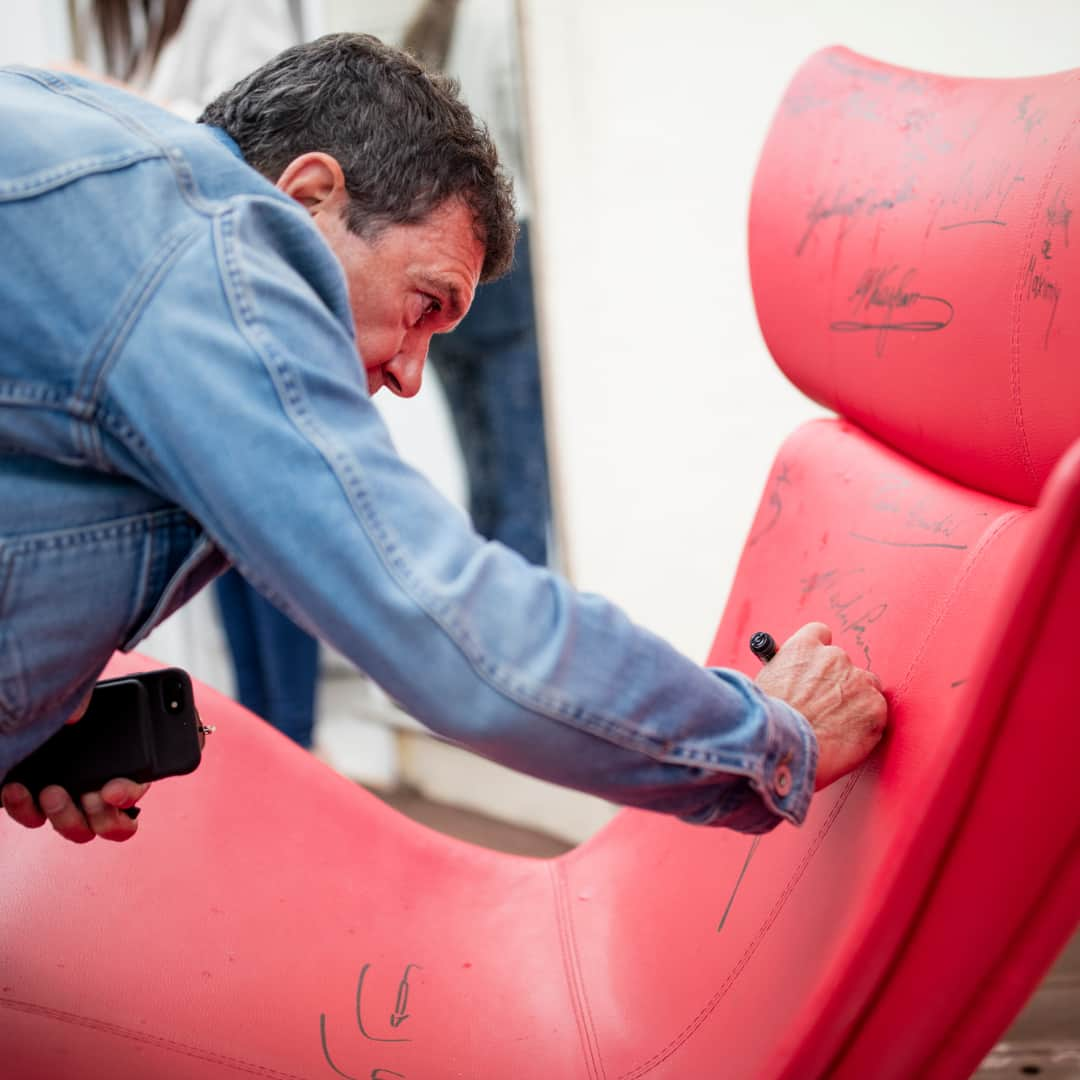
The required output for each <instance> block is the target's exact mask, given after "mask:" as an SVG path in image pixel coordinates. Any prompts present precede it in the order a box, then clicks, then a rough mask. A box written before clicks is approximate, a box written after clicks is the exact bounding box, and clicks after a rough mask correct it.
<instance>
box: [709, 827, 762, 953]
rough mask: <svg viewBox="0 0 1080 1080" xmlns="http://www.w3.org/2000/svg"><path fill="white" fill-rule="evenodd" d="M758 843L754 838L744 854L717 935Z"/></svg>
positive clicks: (725, 919)
mask: <svg viewBox="0 0 1080 1080" xmlns="http://www.w3.org/2000/svg"><path fill="white" fill-rule="evenodd" d="M759 843H761V837H760V836H755V837H754V842H753V843H752V844H751V845H750V850H749V851H748V852H747V853H746V862H744V863H743V865H742V869H741V870H740V871H739V876H738V877H737V878H736V879H735V887H734V888H733V889H732V890H731V896H730V897H729V898H728V902H727V907H726V908H724V914H723V915H721V916H720V925H719V926H718V927H717V928H716V932H717V933H718V934H719V933H720V931H721V930H723V929H724V923H726V922H727V917H728V915H730V914H731V905H732V904H734V903H735V894H736V893H737V892H738V891H739V886H740V885H741V884H742V880H743V878H744V877H745V876H746V870H747V867H749V865H750V860H751V859H752V858H753V857H754V852H755V851H757V848H758V844H759Z"/></svg>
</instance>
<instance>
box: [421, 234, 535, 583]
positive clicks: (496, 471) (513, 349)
mask: <svg viewBox="0 0 1080 1080" xmlns="http://www.w3.org/2000/svg"><path fill="white" fill-rule="evenodd" d="M428 358H429V359H430V360H431V362H432V364H434V366H435V370H436V371H437V372H438V373H439V379H440V380H441V382H442V385H443V388H444V390H445V391H446V397H447V401H448V402H449V405H450V412H451V415H452V417H453V421H454V427H455V429H456V431H457V437H458V442H459V444H460V446H461V453H462V456H463V458H464V459H465V471H466V475H467V477H468V483H469V514H470V516H471V517H472V521H473V527H474V528H475V529H476V531H477V532H478V533H480V535H481V536H484V537H486V538H487V539H489V540H499V541H501V542H502V543H504V544H506V546H507V547H511V548H513V549H514V550H515V551H517V552H518V553H519V554H521V555H523V556H524V557H525V558H526V559H528V560H529V562H532V563H535V564H537V565H538V566H544V565H546V564H547V531H548V521H549V519H550V516H551V514H550V497H549V492H548V465H547V451H546V448H545V444H544V407H543V402H542V400H541V391H540V361H539V355H538V352H537V345H536V318H535V315H534V311H533V287H532V269H531V266H530V263H529V232H528V226H527V225H526V224H525V223H524V222H523V223H522V226H521V236H520V238H519V239H518V244H517V248H516V250H515V252H514V268H513V269H512V270H511V271H510V273H509V274H507V275H506V276H505V277H502V278H500V279H499V280H498V281H493V282H491V283H490V284H488V285H482V286H481V287H480V288H479V289H478V290H477V293H476V298H475V299H474V301H473V305H472V307H471V308H470V310H469V313H468V315H466V316H465V318H464V319H463V320H462V322H461V324H460V325H459V326H458V327H457V329H456V330H454V332H453V333H452V334H441V335H439V336H437V337H434V338H432V340H431V347H430V350H429V353H428Z"/></svg>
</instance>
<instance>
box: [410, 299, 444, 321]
mask: <svg viewBox="0 0 1080 1080" xmlns="http://www.w3.org/2000/svg"><path fill="white" fill-rule="evenodd" d="M440 311H442V304H441V303H440V301H439V300H438V299H437V298H436V297H434V296H427V295H424V296H423V297H421V304H420V317H419V318H418V319H417V320H416V322H417V325H419V324H420V323H422V322H423V321H424V319H426V318H427V317H428V316H429V315H436V314H438V312H440Z"/></svg>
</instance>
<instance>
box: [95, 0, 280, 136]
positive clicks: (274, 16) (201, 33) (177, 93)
mask: <svg viewBox="0 0 1080 1080" xmlns="http://www.w3.org/2000/svg"><path fill="white" fill-rule="evenodd" d="M75 18H76V20H77V23H78V26H79V29H80V37H81V38H82V40H84V41H85V42H86V52H87V56H86V63H87V66H89V67H90V68H92V69H94V70H95V71H99V72H104V71H105V49H104V46H103V45H102V41H101V34H100V32H98V31H97V30H96V28H95V27H94V24H93V22H92V21H91V5H90V3H89V2H88V0H79V2H78V3H77V4H76V8H75ZM135 33H136V35H137V37H136V41H138V35H139V34H145V27H140V26H138V25H136V26H135ZM299 40H300V37H299V33H298V27H297V25H296V22H295V19H294V16H293V10H292V8H291V6H290V4H289V2H288V0H228V2H227V3H223V2H222V0H191V2H190V3H189V4H188V8H187V11H186V12H185V14H184V20H183V22H182V23H181V24H180V29H179V30H178V31H177V33H176V34H175V35H174V36H173V38H172V40H171V41H170V42H169V43H168V44H167V45H166V46H165V48H164V49H162V50H161V55H160V56H159V57H158V62H157V64H156V65H155V67H154V70H153V71H152V72H150V71H146V70H139V71H136V72H135V74H134V76H133V77H132V79H131V80H130V85H131V87H132V89H134V90H138V91H139V92H140V93H142V94H145V95H146V96H147V97H148V98H150V99H151V100H152V101H156V102H157V103H158V104H159V105H164V106H166V107H167V108H169V109H171V110H172V111H173V112H175V113H178V114H179V115H180V116H183V117H185V118H186V119H188V120H194V119H196V117H198V115H199V114H200V113H201V112H202V111H203V108H204V107H205V106H206V105H207V104H208V103H209V102H211V101H213V100H214V98H216V97H217V96H218V94H220V93H222V92H223V91H225V90H228V89H229V87H231V86H233V85H234V84H235V83H237V82H238V81H239V80H240V79H242V78H243V77H244V76H245V75H249V74H250V73H251V72H252V71H254V70H255V69H256V68H257V67H260V66H261V65H262V64H265V63H266V61H267V60H269V59H270V58H271V57H273V56H276V55H277V54H278V53H279V52H281V50H282V49H287V48H288V47H289V46H290V45H295V44H297V42H298V41H299Z"/></svg>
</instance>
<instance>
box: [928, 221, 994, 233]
mask: <svg viewBox="0 0 1080 1080" xmlns="http://www.w3.org/2000/svg"><path fill="white" fill-rule="evenodd" d="M1008 224H1009V223H1008V222H1007V221H999V220H998V219H997V218H972V219H971V220H970V221H954V222H952V224H951V225H939V226H938V228H939V229H940V230H941V231H942V232H948V230H949V229H964V228H966V227H967V226H968V225H1000V226H1001V227H1002V228H1004V227H1005V226H1006V225H1008Z"/></svg>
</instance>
